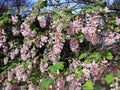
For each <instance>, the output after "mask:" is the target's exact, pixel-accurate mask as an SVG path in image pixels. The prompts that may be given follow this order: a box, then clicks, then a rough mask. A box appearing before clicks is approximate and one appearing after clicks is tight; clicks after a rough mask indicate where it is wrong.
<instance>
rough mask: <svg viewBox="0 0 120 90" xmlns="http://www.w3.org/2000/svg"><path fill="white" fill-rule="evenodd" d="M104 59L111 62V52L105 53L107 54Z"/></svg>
mask: <svg viewBox="0 0 120 90" xmlns="http://www.w3.org/2000/svg"><path fill="white" fill-rule="evenodd" d="M106 58H107V59H108V60H112V58H113V55H112V53H111V52H107V53H106Z"/></svg>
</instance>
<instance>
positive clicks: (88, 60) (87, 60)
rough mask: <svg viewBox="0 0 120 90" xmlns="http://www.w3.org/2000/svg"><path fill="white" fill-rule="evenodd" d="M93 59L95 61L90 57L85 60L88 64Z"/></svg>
mask: <svg viewBox="0 0 120 90" xmlns="http://www.w3.org/2000/svg"><path fill="white" fill-rule="evenodd" d="M92 61H93V60H92V59H89V58H88V59H86V60H85V62H86V63H87V64H90V63H92Z"/></svg>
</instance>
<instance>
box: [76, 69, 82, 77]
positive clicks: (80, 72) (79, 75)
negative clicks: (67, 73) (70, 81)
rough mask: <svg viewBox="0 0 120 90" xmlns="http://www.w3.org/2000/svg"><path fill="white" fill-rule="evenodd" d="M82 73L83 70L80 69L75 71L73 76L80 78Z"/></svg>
mask: <svg viewBox="0 0 120 90" xmlns="http://www.w3.org/2000/svg"><path fill="white" fill-rule="evenodd" d="M82 75H83V71H82V70H81V71H79V72H77V73H75V76H76V77H77V78H80V77H81V76H82Z"/></svg>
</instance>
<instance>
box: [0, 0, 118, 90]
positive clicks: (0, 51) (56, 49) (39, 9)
mask: <svg viewBox="0 0 120 90" xmlns="http://www.w3.org/2000/svg"><path fill="white" fill-rule="evenodd" d="M45 3H46V1H43V2H39V3H36V4H35V6H34V7H33V8H32V11H31V13H30V14H28V15H27V16H26V17H23V18H22V19H20V18H19V17H18V16H17V15H13V16H11V17H8V14H7V13H6V14H4V15H3V16H1V17H0V88H3V89H4V90H17V89H18V88H24V89H26V90H94V89H95V90H103V89H104V90H107V89H108V90H110V89H111V90H118V89H120V85H119V83H120V65H119V64H120V18H119V17H118V16H116V15H115V14H113V13H112V12H111V11H109V9H108V8H107V7H106V5H105V3H103V2H100V3H97V4H92V5H90V6H88V7H86V8H83V9H82V10H81V11H80V12H79V13H77V14H72V13H71V12H72V10H73V8H72V9H71V8H68V9H66V8H62V9H60V8H59V9H56V10H54V11H50V12H46V11H44V8H45V6H44V5H45ZM95 7H96V8H95Z"/></svg>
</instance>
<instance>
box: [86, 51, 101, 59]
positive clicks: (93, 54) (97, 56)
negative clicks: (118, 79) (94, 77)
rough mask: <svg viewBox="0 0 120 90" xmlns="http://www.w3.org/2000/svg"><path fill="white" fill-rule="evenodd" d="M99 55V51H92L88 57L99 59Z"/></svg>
mask: <svg viewBox="0 0 120 90" xmlns="http://www.w3.org/2000/svg"><path fill="white" fill-rule="evenodd" d="M100 57H101V54H100V52H94V53H92V54H91V55H90V56H89V57H88V58H96V59H99V58H100Z"/></svg>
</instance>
